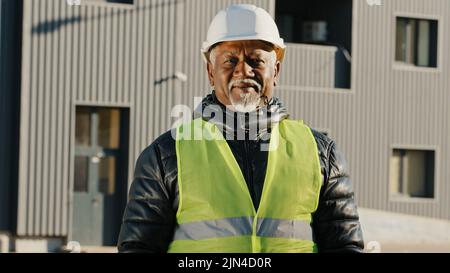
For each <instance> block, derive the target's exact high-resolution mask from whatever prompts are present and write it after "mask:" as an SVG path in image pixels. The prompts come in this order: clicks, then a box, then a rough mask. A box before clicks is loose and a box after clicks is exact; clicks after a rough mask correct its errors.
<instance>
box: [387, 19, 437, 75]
mask: <svg viewBox="0 0 450 273" xmlns="http://www.w3.org/2000/svg"><path fill="white" fill-rule="evenodd" d="M437 33H438V22H437V21H436V20H424V19H412V18H405V17H397V31H396V45H395V60H396V61H398V62H402V63H405V64H409V65H415V66H422V67H437V40H438V39H437Z"/></svg>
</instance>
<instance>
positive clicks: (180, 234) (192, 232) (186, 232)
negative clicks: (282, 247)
mask: <svg viewBox="0 0 450 273" xmlns="http://www.w3.org/2000/svg"><path fill="white" fill-rule="evenodd" d="M253 220H254V218H253V217H236V218H226V219H217V220H210V221H198V222H191V223H186V224H181V225H179V226H178V229H177V232H176V233H175V237H174V240H203V239H208V238H220V237H228V236H247V235H251V234H252V231H253V228H252V226H253V223H252V222H253ZM257 221H258V223H257V230H256V235H257V236H260V237H279V238H291V239H297V240H308V241H312V240H313V235H312V231H311V226H310V223H308V222H306V221H299V220H286V219H270V218H262V219H261V218H258V220H257ZM217 227H220V228H217Z"/></svg>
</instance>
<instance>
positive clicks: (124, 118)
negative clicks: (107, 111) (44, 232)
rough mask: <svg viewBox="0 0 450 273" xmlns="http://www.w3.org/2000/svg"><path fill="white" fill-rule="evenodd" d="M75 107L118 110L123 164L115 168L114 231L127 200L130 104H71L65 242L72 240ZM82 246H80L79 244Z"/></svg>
mask: <svg viewBox="0 0 450 273" xmlns="http://www.w3.org/2000/svg"><path fill="white" fill-rule="evenodd" d="M77 107H86V108H115V109H119V110H120V120H121V126H120V141H119V147H120V148H119V149H120V152H119V156H118V157H117V163H116V164H117V166H123V168H117V181H119V182H116V184H117V185H120V187H117V191H120V192H121V194H120V198H118V206H119V207H120V210H118V211H117V213H118V215H119V217H118V219H120V221H118V222H119V223H118V226H117V227H116V231H117V233H118V231H120V222H121V219H122V215H123V212H124V210H125V206H126V204H127V200H128V197H127V196H128V172H129V166H128V161H129V154H130V150H129V147H130V123H131V121H130V113H131V105H130V104H126V103H125V104H120V103H95V102H82V101H79V102H75V103H73V104H72V106H71V109H70V110H71V111H70V112H71V118H70V129H71V130H70V131H71V133H70V152H69V156H70V159H69V162H70V163H69V164H70V166H69V191H68V193H67V194H68V195H69V196H68V200H69V201H68V207H67V209H68V219H67V237H66V242H65V243H66V244H67V243H68V242H70V241H72V240H73V214H74V213H73V212H74V180H75V179H74V178H75V155H76V153H75V150H76V144H75V134H76V132H75V130H76V110H77ZM81 247H82V246H81Z"/></svg>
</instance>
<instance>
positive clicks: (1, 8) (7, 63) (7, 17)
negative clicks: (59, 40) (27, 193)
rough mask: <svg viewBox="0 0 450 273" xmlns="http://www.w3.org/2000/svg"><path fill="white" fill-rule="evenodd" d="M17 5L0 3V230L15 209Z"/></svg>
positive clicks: (7, 224) (8, 225)
mask: <svg viewBox="0 0 450 273" xmlns="http://www.w3.org/2000/svg"><path fill="white" fill-rule="evenodd" d="M19 27H20V4H19V2H18V1H11V0H0V128H1V131H0V231H11V232H12V231H13V230H12V228H13V226H15V224H14V223H13V221H14V215H15V208H16V204H15V203H16V198H15V196H16V195H17V193H16V184H17V160H18V152H17V151H18V141H17V139H18V136H19V126H18V123H19V83H20V71H18V70H19V63H20V32H19V31H17V30H18V29H19Z"/></svg>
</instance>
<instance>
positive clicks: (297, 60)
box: [0, 0, 450, 248]
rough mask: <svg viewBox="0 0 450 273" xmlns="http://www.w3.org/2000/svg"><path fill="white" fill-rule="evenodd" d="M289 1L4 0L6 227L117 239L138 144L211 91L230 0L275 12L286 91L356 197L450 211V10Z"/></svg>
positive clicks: (348, 0) (395, 2)
mask: <svg viewBox="0 0 450 273" xmlns="http://www.w3.org/2000/svg"><path fill="white" fill-rule="evenodd" d="M291 2H292V3H289V2H288V1H281V0H278V1H276V0H247V1H230V0H134V1H113V0H81V5H77V1H75V0H74V1H66V0H23V1H14V0H1V2H0V3H1V6H0V16H1V17H0V30H1V33H0V40H1V50H0V60H1V67H0V72H1V73H0V79H1V81H0V88H1V90H0V98H1V101H0V103H1V109H0V111H1V112H2V115H1V116H0V123H1V128H2V132H1V133H0V149H1V152H0V232H8V234H10V236H11V238H12V239H16V241H18V242H20V240H21V239H23V240H26V239H27V238H42V239H48V238H57V239H60V240H61V243H66V242H67V241H70V240H76V241H80V242H81V243H82V244H86V245H89V244H90V245H114V244H115V240H116V236H117V233H118V228H119V225H120V218H121V214H122V212H123V209H124V206H125V204H126V195H127V189H128V187H129V185H130V183H131V179H132V176H133V169H134V164H135V161H136V159H137V157H138V156H139V154H140V152H141V151H142V150H143V149H144V148H145V147H146V146H148V145H149V144H150V143H151V142H152V141H153V140H154V139H155V138H156V137H157V136H159V135H160V134H161V133H163V132H164V131H166V130H168V129H169V128H170V127H171V125H172V123H173V122H174V120H175V119H174V118H172V117H171V114H172V109H173V107H174V106H175V105H180V104H182V105H187V106H189V107H190V108H191V109H193V107H194V104H195V103H194V97H202V96H204V95H205V94H207V93H208V92H210V87H209V84H208V81H207V75H206V73H205V72H206V68H205V64H204V63H203V60H202V58H201V55H200V46H201V43H202V42H203V40H204V38H205V36H206V31H207V28H208V25H209V22H210V21H211V19H212V18H213V16H214V15H215V14H216V13H217V11H218V10H220V9H222V8H224V7H226V6H228V5H229V4H231V3H251V4H254V5H257V6H259V7H262V8H264V9H266V10H267V11H268V12H269V13H270V14H272V15H273V17H274V18H275V19H276V21H277V24H278V25H279V26H280V31H281V33H282V34H283V35H284V36H285V37H286V40H287V41H288V42H289V43H288V47H287V52H286V58H285V62H284V63H283V65H282V70H281V82H280V86H278V87H277V89H276V95H277V96H279V97H280V98H281V99H282V100H283V101H284V102H285V104H286V105H287V107H288V109H289V111H290V114H291V118H296V119H303V120H304V121H305V122H306V123H307V124H308V125H310V126H311V127H314V128H316V129H319V130H321V131H323V132H325V133H327V134H328V135H329V136H331V137H332V138H333V139H335V140H336V142H337V143H338V146H339V147H340V149H341V150H343V152H344V154H345V155H346V158H347V160H348V163H349V169H350V175H351V177H352V180H353V184H354V188H355V192H356V199H357V203H358V205H359V206H361V207H368V208H374V209H380V210H387V211H394V212H400V213H406V214H412V215H421V216H427V217H433V218H440V219H450V184H449V183H448V181H447V180H446V177H448V176H450V168H447V167H446V165H447V162H449V156H450V149H449V148H450V147H449V146H448V145H449V144H448V143H447V141H446V136H448V135H449V134H450V126H449V124H448V122H447V120H446V118H445V117H446V116H448V115H449V110H448V107H447V102H448V101H450V94H449V93H448V88H449V86H450V82H449V81H450V79H449V77H448V76H447V75H448V74H449V72H450V71H449V70H450V55H449V53H448V50H446V49H447V48H449V46H450V40H449V36H448V30H449V29H450V22H449V20H448V18H450V17H449V15H450V3H449V2H448V1H446V0H433V1H424V0H390V1H372V0H369V1H366V0H339V1H331V0H322V1H291ZM69 4H70V5H69ZM318 5H319V6H320V7H319V6H318ZM15 34H16V36H17V37H16V36H15ZM411 181H413V182H411ZM12 247H13V248H14V247H17V245H16V246H14V244H13V246H12Z"/></svg>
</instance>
